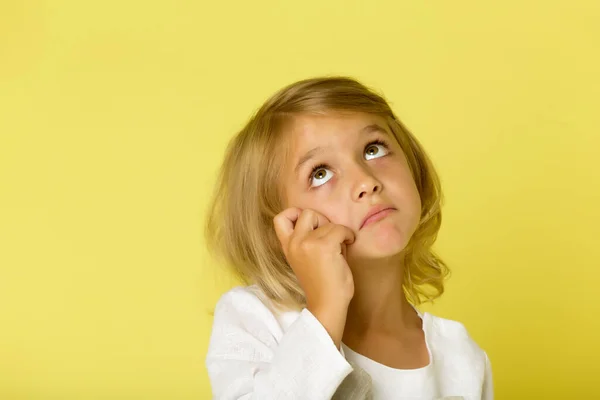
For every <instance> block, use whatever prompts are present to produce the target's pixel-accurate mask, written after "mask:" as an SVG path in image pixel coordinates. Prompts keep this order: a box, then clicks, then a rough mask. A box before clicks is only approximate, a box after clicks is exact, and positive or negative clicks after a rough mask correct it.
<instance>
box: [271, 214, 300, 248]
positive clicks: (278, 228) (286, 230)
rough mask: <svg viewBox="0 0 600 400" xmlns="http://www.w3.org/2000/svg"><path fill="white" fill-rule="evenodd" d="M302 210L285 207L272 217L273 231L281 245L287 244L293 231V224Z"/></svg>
mask: <svg viewBox="0 0 600 400" xmlns="http://www.w3.org/2000/svg"><path fill="white" fill-rule="evenodd" d="M301 212H302V210H300V209H299V208H296V207H290V208H286V209H285V210H283V211H282V212H280V213H279V214H277V215H276V216H275V218H273V226H274V227H275V233H276V234H277V238H278V239H279V241H280V242H281V244H282V245H284V248H285V245H286V244H287V242H288V240H289V237H290V236H291V235H292V233H294V225H295V224H296V222H297V221H298V218H299V217H300V213H301Z"/></svg>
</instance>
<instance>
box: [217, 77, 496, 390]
mask: <svg viewBox="0 0 600 400" xmlns="http://www.w3.org/2000/svg"><path fill="white" fill-rule="evenodd" d="M441 199H442V192H441V188H440V183H439V180H438V177H437V174H436V172H435V170H434V168H433V166H432V164H431V162H430V160H429V158H428V157H427V155H426V154H425V152H424V151H423V149H422V147H421V145H420V144H419V143H418V141H417V140H416V139H415V137H414V136H413V135H412V134H411V133H410V132H409V131H408V130H407V129H406V128H405V127H404V126H403V124H402V123H401V122H400V120H399V119H398V118H397V117H396V115H395V114H394V113H393V111H392V110H391V109H390V106H389V105H388V104H387V102H386V101H385V100H384V99H383V98H382V97H381V96H379V95H378V94H376V93H374V92H373V91H371V90H369V89H368V88H366V87H365V86H363V85H362V84H361V83H359V82H357V81H355V80H353V79H349V78H343V77H340V78H318V79H308V80H303V81H300V82H296V83H294V84H292V85H290V86H288V87H286V88H284V89H282V90H281V91H279V92H278V93H276V94H275V95H274V96H273V97H271V98H270V99H269V100H268V101H267V102H266V103H265V104H264V105H263V106H262V107H261V108H260V109H259V110H258V112H257V113H256V115H254V117H253V118H252V119H251V120H250V121H249V122H248V123H247V125H246V126H245V127H244V128H243V129H242V131H241V132H240V133H239V134H238V135H237V136H236V137H235V138H234V139H233V140H232V142H231V143H230V146H229V148H228V150H227V153H226V156H225V161H224V164H223V166H222V169H221V174H220V178H219V183H218V187H217V190H216V194H215V197H214V199H213V203H212V206H211V209H210V213H209V215H208V220H207V230H206V238H207V243H208V245H209V247H210V249H212V250H216V251H217V253H218V254H220V255H221V256H224V258H225V260H226V261H227V262H228V264H230V265H231V266H233V268H234V270H235V272H236V273H237V275H238V276H239V277H240V278H241V279H242V280H243V281H244V282H245V283H246V286H241V287H236V288H234V289H232V290H230V291H229V292H227V293H225V294H224V295H223V296H222V297H221V298H220V300H219V301H218V303H217V305H216V308H215V313H214V325H213V329H212V333H211V338H210V343H209V349H208V354H207V357H206V365H207V368H208V373H209V377H210V381H211V386H212V390H213V395H214V398H215V399H265V400H266V399H311V400H320V399H331V398H334V399H381V400H383V399H438V398H445V399H447V398H463V399H486V400H487V399H492V398H493V392H492V377H491V368H490V361H489V359H488V357H487V354H486V353H485V352H484V351H483V350H482V349H480V348H479V347H478V345H477V344H476V343H475V342H474V341H473V340H472V339H471V338H470V337H469V335H468V333H467V331H466V329H465V328H464V326H463V325H462V324H460V323H459V322H455V321H451V320H447V319H443V318H440V317H436V316H434V315H431V314H429V313H427V312H425V313H422V312H420V311H419V310H417V308H416V306H417V305H419V304H420V303H422V302H423V301H431V300H433V299H435V298H437V297H439V296H440V295H441V294H442V293H443V291H444V284H443V283H444V279H445V278H446V276H447V275H448V269H447V267H446V265H445V264H444V262H443V261H442V260H441V259H440V258H439V257H438V256H437V255H436V254H434V252H433V251H432V250H431V246H432V244H433V243H434V241H435V239H436V236H437V233H438V230H439V228H440V223H441V212H440V202H441Z"/></svg>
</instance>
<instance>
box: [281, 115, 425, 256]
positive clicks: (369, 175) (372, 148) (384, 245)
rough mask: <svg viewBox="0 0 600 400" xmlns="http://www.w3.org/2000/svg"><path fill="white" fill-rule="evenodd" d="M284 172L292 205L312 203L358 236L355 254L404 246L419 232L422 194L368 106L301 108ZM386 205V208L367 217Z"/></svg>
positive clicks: (384, 127) (386, 253)
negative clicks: (326, 110) (357, 109)
mask: <svg viewBox="0 0 600 400" xmlns="http://www.w3.org/2000/svg"><path fill="white" fill-rule="evenodd" d="M291 127H292V132H291V135H290V137H291V139H290V142H289V145H290V146H291V147H290V153H289V157H288V159H287V164H286V167H285V169H284V171H283V178H284V187H283V189H284V194H285V199H286V201H285V202H286V207H298V208H300V209H306V208H310V209H313V210H315V211H317V212H320V213H321V214H323V215H325V216H326V217H327V218H328V219H329V220H330V221H331V222H333V223H335V224H340V225H345V226H347V227H349V228H350V229H352V230H353V231H354V233H355V235H356V237H355V242H354V243H353V244H352V245H350V246H348V249H347V256H348V259H349V261H350V260H351V259H352V258H354V259H376V258H384V257H391V256H393V255H396V254H398V253H400V252H401V251H402V250H403V249H404V248H405V247H406V245H407V244H408V241H409V239H410V238H411V236H412V234H413V233H414V232H415V230H416V228H417V226H418V223H419V219H420V215H421V199H420V197H419V193H418V190H417V187H416V185H415V182H414V180H413V178H412V175H411V172H410V168H409V166H408V163H407V160H406V157H405V156H404V152H403V151H402V148H401V147H400V145H399V144H398V142H397V141H396V139H395V137H394V135H393V133H392V132H391V130H390V129H389V127H388V125H387V123H386V121H385V119H384V118H382V117H380V116H377V115H371V114H366V113H343V114H342V113H330V114H327V115H299V116H296V117H295V118H294V121H293V123H292V126H291ZM381 209H387V210H386V211H382V212H380V213H377V214H375V215H374V217H373V218H370V219H369V218H368V217H369V215H371V214H373V213H376V212H377V211H379V210H381Z"/></svg>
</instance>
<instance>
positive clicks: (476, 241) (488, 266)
mask: <svg viewBox="0 0 600 400" xmlns="http://www.w3.org/2000/svg"><path fill="white" fill-rule="evenodd" d="M599 20H600V3H599V2H598V1H597V0H587V1H586V0H572V1H562V0H553V1H548V0H546V1H526V2H525V1H520V0H510V1H502V2H491V1H487V2H485V1H462V0H461V1H366V0H365V1H341V0H336V1H332V0H326V1H322V0H305V1H301V2H291V1H289V2H288V1H273V0H257V1H253V2H248V1H237V2H228V1H223V2H219V1H211V2H208V1H202V0H197V1H162V2H159V1H125V0H119V1H117V0H112V1H102V2H100V1H95V2H92V1H59V0H56V1H46V2H42V1H10V0H8V1H7V0H3V1H2V2H1V3H0V399H11V400H12V399H63V400H70V399H208V398H210V389H209V384H208V377H207V375H206V370H205V367H204V356H205V352H206V349H207V345H208V338H209V333H210V328H211V317H210V316H209V314H208V311H209V310H210V309H211V307H212V306H213V305H214V303H215V301H216V300H217V298H218V297H219V295H220V294H222V293H223V292H224V291H225V290H227V289H228V288H230V287H231V286H232V285H234V284H235V282H234V281H233V280H232V279H231V277H230V276H228V275H227V274H226V273H223V272H222V271H221V270H220V267H219V266H217V265H216V264H215V263H214V262H212V261H211V260H210V259H209V257H208V256H207V254H206V251H205V249H204V247H203V246H204V245H203V238H202V235H201V224H202V222H203V220H204V217H203V212H204V209H205V207H206V205H207V199H208V195H209V192H210V191H211V188H212V183H213V182H214V174H215V171H216V169H217V167H218V165H219V162H220V160H221V157H222V154H223V149H224V146H225V144H226V143H227V141H228V139H229V138H230V137H231V136H232V135H233V134H234V132H235V131H236V130H237V129H239V128H240V127H241V126H242V124H243V123H244V122H245V120H246V119H247V118H248V117H249V116H250V114H251V113H252V112H253V111H254V110H255V109H256V108H257V107H258V106H259V105H260V104H261V102H262V101H263V100H264V99H265V98H266V97H267V96H269V95H270V94H271V93H272V92H273V91H275V90H276V89H278V88H280V87H281V86H283V85H285V84H288V83H290V82H292V81H295V80H297V79H301V78H306V77H310V76H315V75H320V74H348V75H352V76H354V77H357V78H359V79H361V80H362V81H364V82H365V83H367V84H368V85H371V86H374V87H375V88H378V89H380V90H381V91H382V92H383V93H384V95H385V96H387V98H388V99H389V101H390V102H391V103H392V106H393V108H394V109H395V110H396V112H397V114H398V115H399V116H400V118H401V119H402V120H404V122H405V123H406V124H407V125H408V127H409V128H410V129H411V130H412V131H413V132H414V133H415V134H416V135H417V136H418V137H419V138H420V139H421V141H422V142H423V143H424V145H425V147H426V149H428V151H429V153H430V154H431V157H432V158H433V160H434V162H435V164H436V166H437V167H438V169H439V172H440V175H441V178H442V181H443V185H444V188H445V193H446V199H447V201H446V205H445V208H444V210H445V214H444V223H443V228H442V231H441V233H440V237H439V242H438V250H439V251H440V252H441V254H442V255H444V256H445V258H446V260H447V261H448V263H449V265H450V267H451V268H452V270H453V276H452V278H451V280H450V281H449V283H448V286H447V293H446V294H445V295H444V297H443V298H442V299H441V300H440V301H439V302H438V303H436V305H434V306H433V308H432V307H427V308H426V309H427V310H428V311H433V312H434V313H436V314H438V315H440V316H443V317H447V318H452V319H457V320H459V321H461V322H463V323H464V324H465V325H466V326H467V328H468V330H469V332H470V333H471V335H472V337H473V338H474V339H475V340H476V341H477V342H478V343H479V344H480V345H481V347H483V348H484V349H485V350H487V352H488V353H489V355H490V358H491V360H492V366H493V370H494V380H495V386H496V398H498V399H534V398H535V399H537V398H544V399H555V398H556V399H558V398H569V399H573V398H585V399H588V398H590V399H591V398H600V388H599V386H598V374H599V373H600V370H599V367H598V365H600V364H599V362H598V361H599V360H598V359H599V357H600V351H599V345H598V337H599V335H600V334H599V322H598V321H599V318H598V315H599V307H598V304H599V301H598V300H597V296H598V290H599V289H598V288H599V285H598V283H599V279H600V273H599V272H598V269H599V267H600V262H599V261H598V260H599V259H600V246H598V243H597V242H598V239H599V237H600V228H599V227H600V211H598V205H599V204H600V173H599V171H600V160H599V159H600V152H599V150H598V149H599V148H600V139H599V138H598V137H599V136H598V135H599V133H598V132H599V130H600V116H599V115H600V113H598V103H599V99H600V79H599V77H598V72H599V71H600V56H599V54H600V23H598V21H599ZM596 396H598V397H596Z"/></svg>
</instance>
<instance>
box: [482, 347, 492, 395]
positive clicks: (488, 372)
mask: <svg viewBox="0 0 600 400" xmlns="http://www.w3.org/2000/svg"><path fill="white" fill-rule="evenodd" d="M481 394H482V396H481V398H482V400H494V382H493V380H492V364H491V362H490V359H489V357H488V355H487V353H485V376H484V378H483V390H482V393H481Z"/></svg>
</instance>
